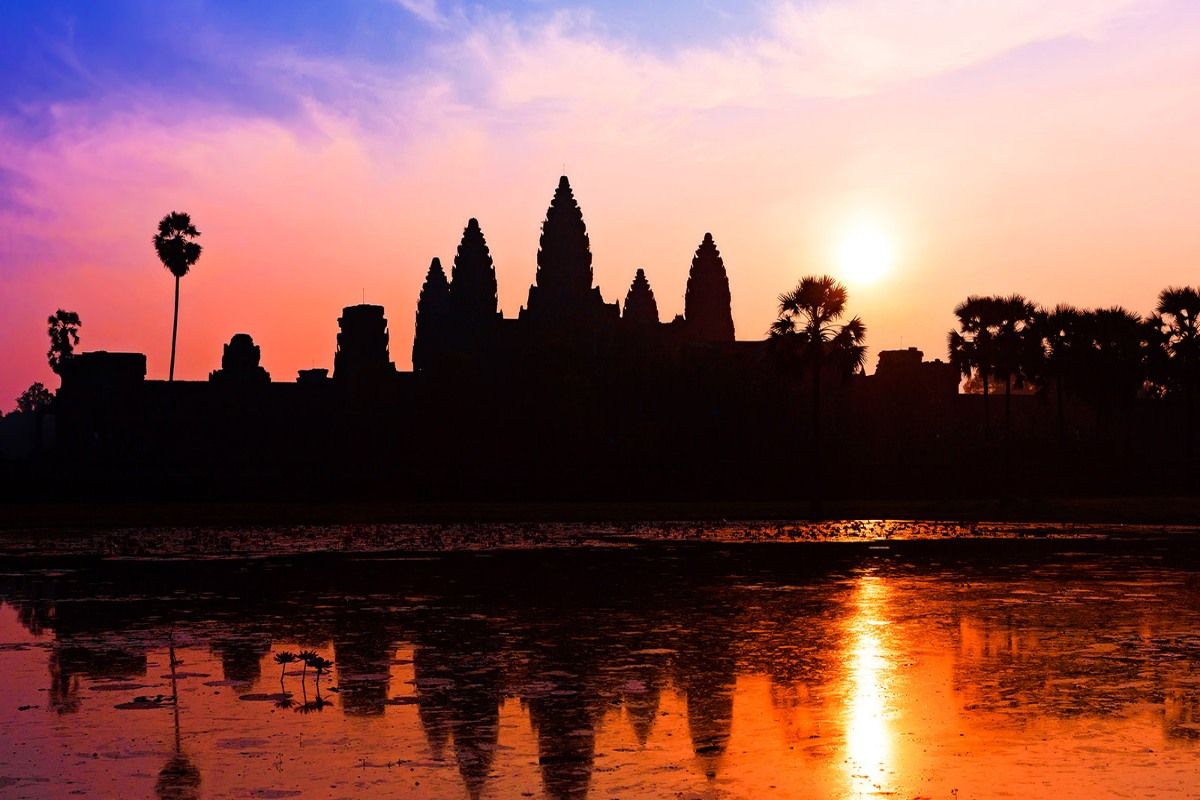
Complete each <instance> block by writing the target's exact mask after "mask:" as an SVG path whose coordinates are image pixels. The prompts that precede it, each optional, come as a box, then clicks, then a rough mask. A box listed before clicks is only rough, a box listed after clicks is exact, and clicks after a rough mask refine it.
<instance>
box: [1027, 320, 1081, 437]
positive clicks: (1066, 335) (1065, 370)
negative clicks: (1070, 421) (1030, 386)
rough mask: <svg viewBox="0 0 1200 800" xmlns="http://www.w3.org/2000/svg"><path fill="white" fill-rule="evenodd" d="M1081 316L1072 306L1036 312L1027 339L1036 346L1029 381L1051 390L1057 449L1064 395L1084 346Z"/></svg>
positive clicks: (1063, 418) (1062, 425)
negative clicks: (1053, 401) (1055, 418)
mask: <svg viewBox="0 0 1200 800" xmlns="http://www.w3.org/2000/svg"><path fill="white" fill-rule="evenodd" d="M1083 317H1084V312H1081V311H1080V310H1079V309H1077V308H1075V306H1071V305H1057V306H1055V307H1054V308H1053V309H1051V310H1049V311H1047V310H1045V309H1039V310H1038V311H1037V313H1036V314H1035V316H1034V321H1033V326H1032V328H1031V335H1032V336H1033V338H1034V340H1035V342H1036V356H1037V358H1036V360H1035V361H1033V362H1032V363H1031V364H1030V369H1031V372H1032V373H1033V377H1034V378H1035V379H1036V380H1037V381H1038V383H1039V384H1040V385H1041V389H1042V390H1046V389H1049V388H1050V387H1051V386H1053V388H1054V400H1055V405H1056V412H1057V417H1058V439H1059V445H1060V446H1061V445H1062V444H1063V443H1064V439H1065V430H1066V414H1065V412H1064V410H1063V401H1064V394H1065V392H1066V391H1067V389H1068V387H1070V388H1071V390H1072V391H1076V387H1074V386H1073V385H1072V384H1073V382H1074V380H1075V378H1076V376H1077V375H1078V372H1079V364H1080V360H1081V358H1082V356H1083V354H1084V348H1085V346H1086V344H1085V342H1084V338H1083V331H1082V328H1083V325H1082V320H1083Z"/></svg>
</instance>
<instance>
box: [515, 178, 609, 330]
mask: <svg viewBox="0 0 1200 800" xmlns="http://www.w3.org/2000/svg"><path fill="white" fill-rule="evenodd" d="M537 265H538V266H537V278H536V280H535V283H534V285H533V286H531V287H529V304H528V306H527V312H523V314H522V316H527V317H528V318H530V319H536V320H540V321H543V322H552V323H554V324H556V325H557V324H565V325H567V326H572V325H578V324H579V323H580V322H581V321H583V320H594V319H596V318H597V317H600V316H611V317H612V318H615V317H617V316H619V314H620V310H619V309H618V307H617V305H616V304H615V303H614V304H612V305H611V306H607V305H606V304H605V303H604V300H603V298H601V297H600V291H599V290H598V289H595V288H593V287H592V248H591V243H590V242H589V241H588V233H587V225H585V224H584V222H583V212H582V211H581V210H580V209H579V204H578V203H576V202H575V194H574V193H573V192H572V191H571V183H570V181H568V180H567V176H566V175H564V176H562V177H561V178H560V179H559V181H558V188H557V189H556V190H555V191H554V199H553V200H551V201H550V207H549V208H548V209H546V219H545V221H544V222H542V236H541V239H540V241H539V243H538V254H537Z"/></svg>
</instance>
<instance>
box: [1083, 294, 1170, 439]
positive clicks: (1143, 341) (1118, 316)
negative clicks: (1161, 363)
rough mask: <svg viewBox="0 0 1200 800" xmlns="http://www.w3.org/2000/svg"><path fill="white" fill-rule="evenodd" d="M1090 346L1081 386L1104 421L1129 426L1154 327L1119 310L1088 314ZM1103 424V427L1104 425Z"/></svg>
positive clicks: (1146, 363) (1100, 310) (1087, 325)
mask: <svg viewBox="0 0 1200 800" xmlns="http://www.w3.org/2000/svg"><path fill="white" fill-rule="evenodd" d="M1083 325H1084V331H1085V336H1086V342H1087V350H1086V355H1085V357H1084V361H1083V364H1082V365H1081V369H1082V372H1083V378H1082V384H1083V387H1084V390H1085V392H1086V393H1087V396H1088V397H1089V399H1090V400H1091V402H1092V404H1093V405H1094V407H1095V408H1096V411H1097V414H1098V415H1100V417H1101V419H1104V418H1108V420H1109V421H1110V422H1111V420H1112V419H1114V418H1117V417H1119V418H1121V419H1122V420H1123V421H1124V422H1125V423H1126V430H1125V431H1124V433H1125V438H1126V442H1125V443H1126V445H1128V444H1129V441H1128V437H1129V433H1130V431H1129V430H1128V422H1129V420H1128V415H1129V412H1130V410H1131V406H1132V404H1133V402H1134V400H1135V399H1136V398H1137V395H1138V392H1139V391H1140V390H1141V389H1142V388H1143V387H1144V385H1145V383H1146V379H1147V367H1148V360H1149V356H1150V344H1151V342H1152V341H1153V340H1154V338H1155V336H1156V333H1157V332H1156V331H1155V329H1154V327H1153V325H1152V324H1151V323H1149V322H1147V321H1146V320H1144V319H1142V318H1141V317H1140V316H1139V315H1137V314H1135V313H1134V312H1132V311H1129V310H1127V309H1125V308H1122V307H1120V306H1113V307H1112V308H1101V309H1097V310H1095V311H1091V312H1088V314H1087V315H1086V316H1085V317H1084V319H1083ZM1102 424H1103V423H1102Z"/></svg>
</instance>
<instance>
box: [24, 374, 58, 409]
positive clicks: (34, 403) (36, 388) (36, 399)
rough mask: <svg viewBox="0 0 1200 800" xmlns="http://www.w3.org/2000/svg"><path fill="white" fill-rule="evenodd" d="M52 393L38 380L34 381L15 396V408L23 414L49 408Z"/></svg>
mask: <svg viewBox="0 0 1200 800" xmlns="http://www.w3.org/2000/svg"><path fill="white" fill-rule="evenodd" d="M53 401H54V393H53V392H51V391H50V390H49V389H47V388H46V387H45V386H43V385H42V384H41V383H40V382H39V383H34V384H33V385H31V386H30V387H29V388H28V389H26V390H25V391H23V392H21V394H20V396H19V397H17V410H18V411H20V412H22V413H24V414H37V413H40V412H42V411H45V410H46V409H48V408H50V404H51V403H52V402H53Z"/></svg>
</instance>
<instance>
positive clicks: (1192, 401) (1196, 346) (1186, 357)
mask: <svg viewBox="0 0 1200 800" xmlns="http://www.w3.org/2000/svg"><path fill="white" fill-rule="evenodd" d="M1154 311H1155V313H1156V314H1157V315H1158V316H1157V318H1156V319H1155V320H1154V322H1155V324H1156V327H1157V329H1158V333H1159V345H1160V347H1161V350H1162V352H1163V353H1164V354H1165V355H1166V357H1167V360H1166V364H1165V367H1166V375H1165V377H1166V383H1167V385H1168V386H1169V387H1170V388H1172V389H1177V390H1179V391H1181V392H1182V393H1183V402H1184V414H1185V418H1186V427H1185V429H1184V430H1185V436H1186V441H1185V443H1184V450H1185V455H1186V456H1187V459H1188V461H1191V460H1192V457H1193V456H1194V454H1195V441H1196V431H1195V424H1196V423H1195V419H1196V392H1197V388H1198V387H1200V322H1198V321H1197V320H1198V319H1200V291H1197V290H1196V289H1195V288H1192V287H1190V286H1184V287H1175V286H1171V287H1168V288H1166V289H1163V291H1162V293H1161V294H1159V296H1158V305H1157V306H1156V307H1155V309H1154Z"/></svg>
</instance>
